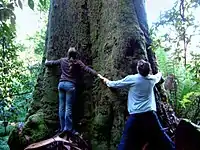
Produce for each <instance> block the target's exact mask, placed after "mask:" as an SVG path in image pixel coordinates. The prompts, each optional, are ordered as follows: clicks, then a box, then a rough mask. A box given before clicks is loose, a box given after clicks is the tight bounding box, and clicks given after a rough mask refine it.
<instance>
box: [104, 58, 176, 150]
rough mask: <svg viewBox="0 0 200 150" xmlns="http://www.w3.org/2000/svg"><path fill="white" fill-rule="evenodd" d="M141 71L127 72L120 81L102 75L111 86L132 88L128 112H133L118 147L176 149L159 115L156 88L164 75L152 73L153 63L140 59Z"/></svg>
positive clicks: (126, 149) (139, 66)
mask: <svg viewBox="0 0 200 150" xmlns="http://www.w3.org/2000/svg"><path fill="white" fill-rule="evenodd" d="M137 71H138V74H135V75H128V76H126V77H125V78H124V79H121V80H118V81H109V80H108V79H107V78H104V77H102V76H101V79H103V80H104V82H105V83H106V85H107V86H108V87H112V88H125V87H128V88H129V92H128V112H129V114H130V116H129V118H128V120H127V122H126V125H125V128H124V131H123V135H122V138H121V141H120V144H119V146H118V150H142V148H143V146H144V145H145V143H147V142H148V143H149V146H150V147H151V148H153V150H174V149H175V145H174V143H173V142H172V140H171V139H170V138H169V137H168V135H167V134H166V133H165V131H164V130H163V128H162V127H161V124H160V122H159V119H158V116H157V114H156V102H155V96H154V91H153V88H154V86H155V84H156V83H158V82H159V81H160V79H161V77H162V74H161V73H160V72H159V73H157V74H156V75H150V72H151V67H150V64H149V63H148V62H146V61H144V60H140V61H138V64H137Z"/></svg>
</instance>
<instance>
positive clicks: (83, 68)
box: [78, 61, 99, 76]
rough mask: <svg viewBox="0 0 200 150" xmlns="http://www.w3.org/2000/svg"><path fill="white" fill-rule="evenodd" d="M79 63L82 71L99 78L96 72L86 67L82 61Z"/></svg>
mask: <svg viewBox="0 0 200 150" xmlns="http://www.w3.org/2000/svg"><path fill="white" fill-rule="evenodd" d="M78 63H79V65H80V67H81V69H82V70H84V71H85V72H88V73H90V74H92V75H94V76H99V75H98V74H97V72H96V71H95V70H93V69H91V68H90V67H88V66H86V65H85V64H84V63H83V62H82V61H79V62H78Z"/></svg>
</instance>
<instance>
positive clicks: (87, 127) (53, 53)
mask: <svg viewBox="0 0 200 150" xmlns="http://www.w3.org/2000/svg"><path fill="white" fill-rule="evenodd" d="M150 44H151V40H150V39H149V34H148V26H147V20H146V12H145V8H144V1H143V0H51V5H50V12H49V22H48V28H47V40H46V52H45V55H44V58H43V64H42V65H43V67H42V69H41V73H40V75H39V78H38V81H37V84H36V86H35V92H34V100H33V102H32V104H31V108H30V110H29V113H28V114H27V119H26V122H25V126H24V128H23V129H22V131H19V130H18V129H17V128H16V129H15V130H14V131H13V132H12V133H11V135H10V137H9V141H8V143H9V146H10V149H11V150H12V149H16V147H19V149H23V148H24V147H25V146H26V145H28V144H30V143H33V142H36V141H39V140H42V139H44V138H47V137H50V136H52V135H53V134H54V132H55V130H56V129H58V128H59V121H58V91H57V84H58V79H59V75H60V72H59V68H57V67H52V68H45V67H44V60H45V59H46V58H47V59H48V60H52V59H59V58H61V57H65V56H66V53H67V50H68V48H69V47H70V46H75V47H76V48H77V49H78V51H79V52H80V54H81V55H80V56H81V59H82V60H83V61H84V62H85V63H86V64H88V65H91V66H92V67H93V68H94V69H95V70H97V71H98V72H99V73H101V74H102V75H104V76H106V77H108V78H109V79H112V80H116V79H121V78H122V77H124V76H125V75H128V74H132V73H136V62H137V60H139V59H148V60H149V61H150V63H151V65H152V68H153V72H156V71H157V66H156V63H155V55H154V54H153V53H152V51H151V49H149V48H147V46H149V45H150ZM80 81H83V82H82V83H80V84H79V90H78V93H77V94H78V98H77V105H76V107H75V111H74V114H75V116H74V120H75V123H76V125H75V126H76V128H77V129H78V130H79V131H80V132H83V133H84V134H85V136H86V138H88V139H89V140H90V142H91V144H92V148H93V149H94V150H100V149H102V150H107V149H111V150H114V149H116V146H117V144H118V143H119V140H120V137H121V133H122V130H123V127H124V122H125V118H126V115H127V112H126V101H127V94H126V93H127V92H126V91H124V90H111V89H109V88H107V87H106V86H105V85H103V84H102V82H101V81H100V80H99V79H96V78H93V77H91V76H90V75H87V74H86V75H84V76H83V80H80ZM19 132H20V133H19Z"/></svg>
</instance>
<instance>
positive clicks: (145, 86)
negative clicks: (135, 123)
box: [128, 74, 156, 114]
mask: <svg viewBox="0 0 200 150" xmlns="http://www.w3.org/2000/svg"><path fill="white" fill-rule="evenodd" d="M132 79H133V80H134V84H133V86H131V85H130V89H129V94H128V111H129V114H134V113H141V112H146V111H151V110H154V111H156V103H155V96H154V92H153V88H154V86H155V77H154V76H151V75H148V76H147V77H144V76H142V75H140V74H136V75H132Z"/></svg>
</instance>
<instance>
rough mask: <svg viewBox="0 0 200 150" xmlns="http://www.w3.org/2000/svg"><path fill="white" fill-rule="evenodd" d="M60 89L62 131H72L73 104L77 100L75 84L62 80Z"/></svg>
mask: <svg viewBox="0 0 200 150" xmlns="http://www.w3.org/2000/svg"><path fill="white" fill-rule="evenodd" d="M58 91H59V119H60V127H61V131H65V130H67V131H72V105H73V103H74V100H75V85H74V83H72V82H68V81H62V82H60V83H59V85H58Z"/></svg>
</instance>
